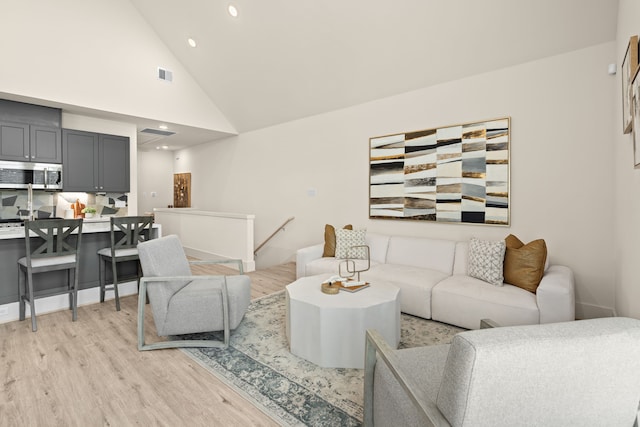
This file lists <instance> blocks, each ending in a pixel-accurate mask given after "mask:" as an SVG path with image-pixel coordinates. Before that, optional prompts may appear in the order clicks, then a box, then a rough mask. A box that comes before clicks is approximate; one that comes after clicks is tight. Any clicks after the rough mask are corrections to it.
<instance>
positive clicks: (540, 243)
mask: <svg viewBox="0 0 640 427" xmlns="http://www.w3.org/2000/svg"><path fill="white" fill-rule="evenodd" d="M504 240H505V243H506V245H507V250H506V252H505V254H504V281H505V282H506V283H509V284H511V285H514V286H517V287H519V288H522V289H525V290H527V291H529V292H533V293H536V290H537V289H538V285H539V284H540V281H541V280H542V276H543V275H544V265H545V262H546V260H547V244H546V243H545V241H544V240H543V239H538V240H534V241H532V242H529V243H527V244H526V245H525V244H524V243H522V242H521V241H520V239H518V238H517V237H516V236H514V235H513V234H509V235H508V236H507V238H506V239H504Z"/></svg>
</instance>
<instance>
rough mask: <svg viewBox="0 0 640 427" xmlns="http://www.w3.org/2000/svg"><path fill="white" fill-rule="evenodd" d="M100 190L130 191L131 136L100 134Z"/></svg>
mask: <svg viewBox="0 0 640 427" xmlns="http://www.w3.org/2000/svg"><path fill="white" fill-rule="evenodd" d="M99 139H100V156H99V157H100V166H99V171H100V175H99V179H98V182H99V185H100V189H99V191H112V192H122V193H128V192H129V189H130V184H129V138H127V137H124V136H115V135H102V134H101V135H100V136H99Z"/></svg>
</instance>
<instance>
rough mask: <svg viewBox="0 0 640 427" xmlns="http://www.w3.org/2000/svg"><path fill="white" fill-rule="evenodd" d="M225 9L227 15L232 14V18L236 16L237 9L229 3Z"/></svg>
mask: <svg viewBox="0 0 640 427" xmlns="http://www.w3.org/2000/svg"><path fill="white" fill-rule="evenodd" d="M227 10H228V11H229V15H231V16H233V17H234V18H237V17H238V9H237V8H236V7H235V6H234V5H232V4H230V5H229V7H228V8H227Z"/></svg>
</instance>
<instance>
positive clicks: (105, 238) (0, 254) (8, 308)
mask: <svg viewBox="0 0 640 427" xmlns="http://www.w3.org/2000/svg"><path fill="white" fill-rule="evenodd" d="M109 227H110V224H109V218H105V217H103V218H96V219H85V220H84V222H83V225H82V241H81V248H80V250H81V254H80V269H79V278H78V282H79V283H78V305H82V304H91V303H95V302H98V301H100V287H99V286H100V282H99V276H98V254H97V252H98V250H99V249H102V248H106V247H109V246H110V245H111V239H110V236H109ZM153 230H154V237H159V236H161V235H162V227H161V226H160V225H159V224H154V226H153ZM24 239H25V236H24V228H23V227H20V228H15V229H1V230H0V272H1V274H0V322H6V321H11V320H17V319H18V296H19V293H18V259H20V258H21V257H23V256H25V242H24ZM32 239H33V241H34V243H33V244H37V241H41V240H40V239H39V238H37V237H33V238H32ZM120 264H121V265H120ZM120 264H119V265H118V277H123V278H124V280H123V279H120V280H121V285H120V287H119V291H120V296H124V295H131V294H134V293H136V292H137V284H136V282H135V278H136V273H137V264H136V262H135V261H131V262H126V263H120ZM65 275H66V272H64V271H55V272H51V273H46V274H37V275H34V286H35V289H36V292H38V291H42V290H55V289H62V288H61V287H60V285H61V284H63V283H66V282H65ZM110 276H111V275H110V271H108V272H107V283H111V277H110ZM126 280H129V282H128V283H124V282H125V281H126ZM132 280H133V281H132ZM107 297H110V298H113V293H112V292H110V293H107ZM68 306H69V298H68V296H67V295H57V296H52V297H46V298H41V299H38V300H36V312H37V313H46V312H50V311H55V310H60V309H66V308H68ZM114 310H115V308H114Z"/></svg>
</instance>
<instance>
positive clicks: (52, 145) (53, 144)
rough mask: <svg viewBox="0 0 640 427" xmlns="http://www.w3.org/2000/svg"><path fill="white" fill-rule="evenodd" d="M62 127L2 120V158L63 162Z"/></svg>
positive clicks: (0, 147) (0, 137)
mask: <svg viewBox="0 0 640 427" xmlns="http://www.w3.org/2000/svg"><path fill="white" fill-rule="evenodd" d="M61 142H62V138H61V132H60V129H57V128H53V127H46V126H34V125H28V124H22V123H11V122H0V160H17V161H22V162H40V163H62V144H61Z"/></svg>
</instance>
